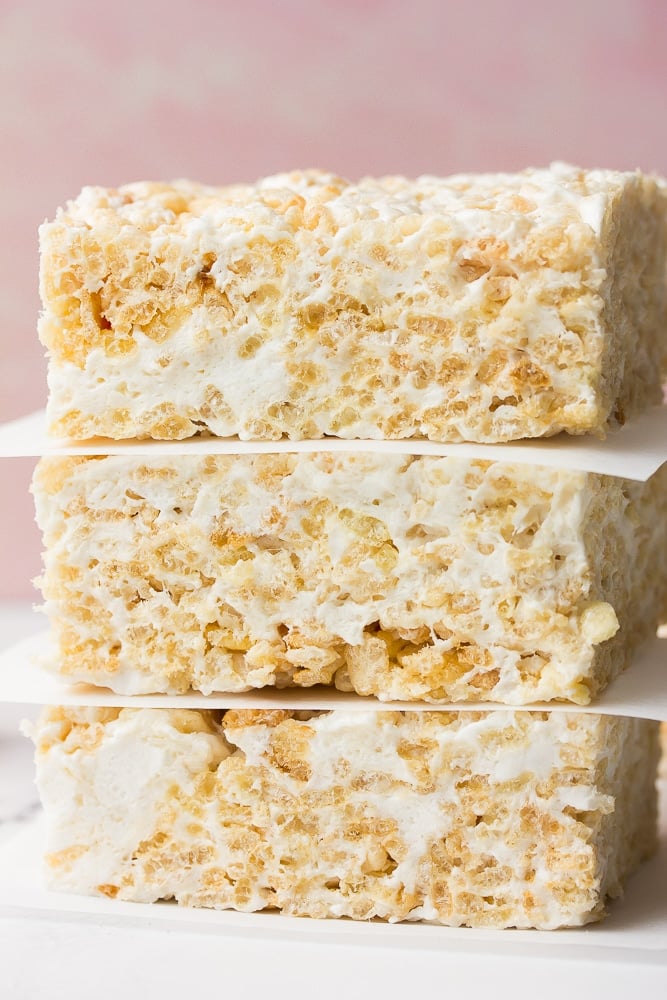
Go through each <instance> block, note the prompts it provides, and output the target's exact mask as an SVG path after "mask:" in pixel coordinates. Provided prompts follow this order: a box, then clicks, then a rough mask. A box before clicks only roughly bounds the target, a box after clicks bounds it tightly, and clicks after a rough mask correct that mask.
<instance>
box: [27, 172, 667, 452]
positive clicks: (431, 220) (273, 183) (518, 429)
mask: <svg viewBox="0 0 667 1000" xmlns="http://www.w3.org/2000/svg"><path fill="white" fill-rule="evenodd" d="M666 218H667V197H666V195H665V190H664V189H663V188H661V187H660V184H659V182H657V181H655V180H653V179H651V178H647V177H644V176H642V175H641V174H639V173H616V172H613V171H604V170H594V171H588V172H587V171H583V170H579V169H575V168H573V167H567V166H564V165H562V164H561V165H554V166H552V167H551V168H550V169H540V170H527V171H525V172H523V173H519V174H514V175H510V174H499V175H482V176H472V175H471V176H463V175H461V176H456V177H452V178H449V179H446V180H442V179H437V178H434V177H422V178H420V179H419V180H416V181H408V180H404V179H402V178H385V179H382V180H365V181H362V182H361V183H359V184H349V183H347V182H346V181H343V180H341V179H340V178H337V177H334V176H332V175H329V174H325V173H318V172H305V173H293V174H285V175H279V176H276V177H270V178H268V179H265V180H263V181H261V182H260V183H258V184H256V185H254V186H250V185H247V186H241V185H239V186H232V187H224V188H212V187H204V186H202V185H198V184H194V183H189V182H186V181H182V182H179V183H176V184H174V185H166V184H154V183H138V184H130V185H128V186H126V187H122V188H120V189H118V190H105V189H102V188H93V187H90V188H85V189H84V191H83V192H82V193H81V195H80V196H79V197H78V198H77V199H76V200H75V201H72V202H70V203H69V204H68V205H67V207H66V208H64V209H62V210H61V211H59V212H58V214H57V217H56V219H55V221H53V222H51V223H48V224H45V225H44V226H43V227H42V229H41V294H42V300H43V306H44V311H43V315H42V318H41V322H40V327H39V329H40V336H41V339H42V341H43V343H44V344H45V345H46V347H47V348H48V351H49V355H50V370H49V386H50V401H49V407H48V412H49V419H50V426H51V430H52V432H53V433H54V434H56V435H60V436H69V437H78V438H90V437H92V436H96V435H105V436H108V437H112V438H127V437H155V438H186V437H189V436H191V435H193V434H199V433H211V434H214V435H219V436H232V435H239V436H240V437H242V438H280V437H281V436H287V437H289V438H292V439H298V438H320V437H323V436H326V435H333V436H338V437H343V438H352V437H362V438H363V437H368V438H375V439H377V438H404V437H425V438H429V439H432V440H443V441H444V440H461V439H463V440H471V441H503V440H510V439H515V438H522V437H539V436H542V435H550V434H555V433H558V432H559V431H561V430H564V431H568V432H570V433H573V434H581V433H585V432H592V433H595V434H598V435H603V434H604V433H605V431H606V429H607V428H608V427H610V426H614V425H616V424H619V423H623V421H624V419H625V417H626V416H629V415H631V414H633V413H636V412H638V411H639V410H641V409H643V408H645V407H646V406H647V405H649V404H650V403H652V402H658V401H659V400H660V399H661V391H660V385H661V371H663V370H664V367H665V365H664V361H665V353H666V346H665V345H666V338H665V324H666V319H667V306H666V282H665V274H666V255H667V250H666Z"/></svg>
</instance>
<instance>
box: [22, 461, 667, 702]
mask: <svg viewBox="0 0 667 1000" xmlns="http://www.w3.org/2000/svg"><path fill="white" fill-rule="evenodd" d="M666 486H667V468H665V469H663V470H662V471H661V472H659V473H657V474H656V475H655V476H654V477H653V478H652V479H651V480H650V481H649V482H648V483H645V484H644V483H636V482H631V481H627V480H623V479H617V478H613V477H608V476H601V475H597V474H587V473H582V472H573V471H565V470H559V469H549V468H534V467H532V466H529V465H521V464H509V463H502V462H487V461H478V460H471V459H462V458H458V457H456V458H454V457H448V458H436V457H430V456H428V457H414V456H407V457H406V456H395V455H386V454H383V455H379V454H357V455H353V454H343V455H336V454H332V453H331V452H329V453H327V452H322V453H318V454H294V453H292V454H272V455H232V456H206V457H200V456H193V455H187V454H184V455H179V456H177V457H175V458H169V457H164V456H162V457H157V458H152V459H147V458H145V457H142V458H139V457H135V456H123V457H101V458H46V459H43V460H42V461H41V463H40V464H39V466H38V469H37V472H36V476H35V480H34V484H33V491H34V494H35V500H36V507H37V517H38V522H39V524H40V526H41V528H42V531H43V534H44V543H45V553H44V574H43V578H42V581H41V585H42V589H43V593H44V596H45V598H46V610H47V613H48V615H49V617H50V619H51V622H52V624H53V628H54V633H55V636H56V639H57V643H58V655H57V658H56V659H57V662H56V663H55V669H57V670H59V671H60V672H61V674H62V675H63V676H65V677H67V678H69V679H70V680H73V681H88V682H91V683H93V684H101V685H106V686H109V687H111V688H113V689H114V690H115V691H117V692H122V693H127V694H137V693H143V692H169V693H178V692H183V691H187V690H189V689H191V688H193V689H195V690H199V691H203V692H205V693H210V692H212V691H229V692H232V691H246V690H249V689H251V688H259V687H264V686H267V685H275V686H278V687H286V686H294V685H296V686H311V685H314V684H332V685H335V686H336V687H337V688H339V689H342V690H344V691H356V692H358V693H359V694H362V695H375V696H377V697H379V698H384V699H385V700H387V699H398V700H406V701H414V700H418V699H422V700H425V701H427V702H438V701H441V702H442V701H448V700H453V701H471V700H473V701H474V700H480V699H482V700H484V699H493V700H496V701H501V702H504V703H508V704H517V705H519V704H528V703H531V702H535V701H540V700H550V699H565V700H568V701H571V702H574V703H578V704H585V703H587V702H588V701H590V699H591V697H592V696H594V695H595V694H596V693H597V692H598V691H600V690H601V689H602V688H603V687H604V686H605V685H606V684H607V683H608V681H609V680H610V679H611V678H613V677H614V676H616V675H617V674H618V673H620V672H621V671H622V670H623V669H624V668H625V667H626V666H627V665H628V663H629V662H630V660H631V657H632V655H633V652H634V651H635V650H636V649H637V647H638V646H639V644H640V643H641V642H642V641H643V640H645V639H647V638H649V637H652V636H654V635H655V631H656V629H657V626H658V624H659V622H660V620H661V617H662V616H663V613H664V611H665V608H666V604H667V558H666V553H667V488H666Z"/></svg>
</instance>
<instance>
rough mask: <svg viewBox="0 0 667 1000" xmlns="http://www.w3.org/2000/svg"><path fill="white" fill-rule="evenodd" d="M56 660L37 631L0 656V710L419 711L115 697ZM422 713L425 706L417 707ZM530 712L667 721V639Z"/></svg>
mask: <svg viewBox="0 0 667 1000" xmlns="http://www.w3.org/2000/svg"><path fill="white" fill-rule="evenodd" d="M53 656H54V646H53V642H52V639H51V636H50V634H49V632H48V631H47V632H39V633H37V634H36V635H32V636H29V637H28V638H27V639H23V640H21V641H19V642H18V643H15V644H14V645H12V646H10V648H9V649H6V650H5V651H4V652H3V653H0V703H1V702H22V703H24V704H34V705H91V706H92V705H94V706H97V705H110V706H116V707H120V706H129V707H133V708H168V707H170V706H173V704H174V702H175V700H177V701H178V705H179V707H181V708H264V709H267V708H285V706H286V705H288V706H289V707H290V708H296V709H332V708H339V709H341V708H344V709H346V710H347V711H358V710H362V709H363V710H364V711H378V712H383V711H388V710H390V709H395V708H396V709H401V710H406V709H407V710H409V709H413V710H414V708H415V705H414V704H412V703H410V702H399V701H378V700H377V699H375V698H361V697H359V695H356V694H346V693H344V692H342V691H336V690H334V689H331V688H326V687H314V688H283V689H282V690H276V689H275V688H262V689H260V690H258V691H247V692H244V693H243V694H209V695H203V694H199V693H198V692H192V693H190V694H182V695H176V696H174V695H165V694H144V695H140V694H137V695H122V694H114V693H113V692H112V691H110V690H109V689H108V688H102V687H93V686H92V685H91V684H64V683H63V682H62V681H61V680H59V678H58V677H56V676H55V675H53V674H50V673H47V672H46V671H45V670H44V669H43V668H42V667H41V666H40V664H42V663H44V662H47V661H48V660H50V659H52V658H53ZM418 705H419V707H423V703H422V702H419V703H418ZM510 707H515V708H525V709H526V710H531V711H536V712H537V711H545V710H547V711H552V712H593V713H596V714H598V713H599V714H603V715H630V716H635V717H637V718H641V719H664V720H665V721H667V638H661V639H659V638H656V639H654V640H653V641H652V642H650V643H647V644H646V645H645V646H644V647H643V648H642V650H641V651H640V652H639V654H638V655H637V657H636V659H635V662H634V663H633V664H632V666H631V667H630V668H629V669H628V670H626V671H625V673H624V674H621V676H620V677H617V678H616V680H615V681H612V683H611V684H610V685H609V687H608V688H607V689H606V690H605V691H603V692H602V694H601V695H600V696H599V697H598V698H596V699H595V702H594V704H592V705H573V704H572V703H571V702H537V703H535V704H533V705H527V706H510ZM428 708H429V710H431V711H452V709H455V710H456V711H461V712H477V711H480V710H481V709H494V708H502V709H507V708H508V706H507V705H500V704H499V703H498V702H492V701H476V702H467V703H466V702H456V703H453V702H445V703H443V704H440V705H429V706H428Z"/></svg>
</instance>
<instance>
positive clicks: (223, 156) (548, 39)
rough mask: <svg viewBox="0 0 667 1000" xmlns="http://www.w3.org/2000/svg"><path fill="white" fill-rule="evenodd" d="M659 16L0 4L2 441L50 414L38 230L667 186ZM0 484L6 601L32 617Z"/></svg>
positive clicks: (1, 582)
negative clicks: (630, 178)
mask: <svg viewBox="0 0 667 1000" xmlns="http://www.w3.org/2000/svg"><path fill="white" fill-rule="evenodd" d="M666 52H667V4H665V3H664V2H662V0H559V2H558V3H557V4H536V3H534V0H505V2H502V3H501V2H496V0H478V2H477V3H470V4H461V3H449V2H446V0H409V2H407V0H338V2H334V0H282V2H280V0H276V2H271V0H243V2H242V3H239V2H237V0H233V2H231V0H230V2H213V0H210V2H207V0H189V2H188V3H186V4H183V6H182V7H179V6H178V5H176V4H165V3H164V2H158V0H115V2H114V3H112V4H106V3H105V4H101V3H95V2H94V0H58V2H57V3H54V2H52V0H19V2H8V0H0V136H1V139H2V155H0V225H1V230H2V239H1V240H0V255H1V257H0V276H1V277H0V314H1V315H0V337H2V358H3V364H2V366H0V420H6V419H9V418H12V417H15V416H19V415H21V414H23V413H26V412H28V411H30V410H32V409H36V408H38V407H41V406H42V405H43V403H44V399H45V391H46V390H45V378H44V372H45V368H44V362H43V358H42V354H43V352H42V349H41V347H40V346H39V344H38V342H37V338H36V334H35V321H36V317H37V313H38V309H39V302H38V296H37V240H36V229H37V226H38V224H39V223H40V222H41V221H42V220H43V219H44V218H46V217H51V216H52V215H53V214H54V211H55V208H56V207H57V206H58V205H59V204H61V203H62V202H64V201H65V200H66V199H67V198H69V197H72V196H74V195H75V194H76V193H77V192H78V191H79V189H80V188H81V186H82V185H84V184H104V185H117V184H121V183H124V182H127V181H131V180H139V179H142V178H150V179H170V178H174V177H185V176H188V177H192V178H195V179H198V180H203V181H208V182H211V183H223V182H228V181H234V180H252V179H255V178H256V177H258V176H261V175H263V174H267V173H273V172H275V171H278V170H283V169H289V168H292V167H300V166H319V167H324V168H327V169H331V170H334V171H337V172H339V173H342V174H344V175H346V176H349V177H353V178H354V177H358V176H360V175H363V174H381V173H406V174H409V175H416V174H419V173H425V172H428V173H435V174H447V173H451V172H453V171H460V170H489V169H492V170H495V169H515V168H520V167H523V166H527V165H529V164H530V165H538V164H545V163H548V162H549V161H551V160H553V159H561V160H568V161H570V162H574V163H578V164H581V165H583V166H609V167H616V168H628V169H632V168H634V167H641V168H642V169H644V170H649V171H651V170H653V171H657V172H659V173H662V174H667V129H666V128H665V113H666V111H667V58H666V57H665V53H666ZM32 465H33V463H32V462H29V461H24V460H12V461H6V462H3V464H2V466H1V467H0V469H1V475H2V486H3V488H2V496H3V510H2V514H3V517H2V520H1V521H0V523H1V524H2V529H1V530H2V535H1V537H0V597H10V598H18V597H28V598H29V597H33V596H34V591H33V590H32V588H31V585H30V582H29V581H30V578H31V577H32V576H35V575H36V574H37V573H38V571H39V554H38V553H39V541H38V538H37V531H36V529H35V527H34V525H33V520H32V502H31V500H30V498H29V497H28V495H27V485H28V481H29V478H30V471H31V468H32Z"/></svg>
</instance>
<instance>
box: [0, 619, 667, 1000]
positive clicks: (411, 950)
mask: <svg viewBox="0 0 667 1000" xmlns="http://www.w3.org/2000/svg"><path fill="white" fill-rule="evenodd" d="M42 626H43V621H42V619H41V617H40V616H37V615H35V614H34V613H32V612H31V611H30V609H29V608H28V607H27V606H26V605H5V606H2V605H0V647H2V646H6V645H8V644H9V643H10V642H13V641H15V640H16V639H18V638H21V637H22V636H24V635H27V634H29V633H30V632H31V631H32V630H34V629H36V628H39V627H42ZM34 714H35V708H34V706H16V705H10V706H6V705H0V848H2V843H3V840H4V842H5V846H7V844H9V842H10V839H9V838H11V837H15V836H17V835H18V836H21V835H22V833H23V830H25V829H27V827H23V826H22V825H23V824H27V823H30V822H31V821H32V820H34V818H35V815H36V813H37V812H38V804H37V797H36V794H35V790H34V787H33V784H32V751H31V747H30V744H29V743H28V741H27V740H25V739H24V738H23V737H22V736H20V735H18V734H17V728H18V723H19V720H20V719H21V718H22V717H25V716H34ZM279 921H280V918H279V917H277V918H276V927H277V929H276V932H275V933H273V931H271V933H260V934H255V933H252V934H248V933H247V932H246V931H243V930H242V929H239V930H238V931H235V930H230V929H229V927H226V928H224V929H222V928H220V927H216V926H215V924H208V925H206V926H205V927H204V926H201V925H200V926H195V927H193V928H187V927H185V926H182V925H169V924H166V923H165V922H164V921H159V920H151V919H146V918H145V916H142V917H141V919H139V918H137V919H132V918H129V917H127V916H125V915H123V917H122V918H116V917H113V916H106V917H104V918H99V917H95V916H91V915H90V914H89V915H88V916H86V917H82V916H81V915H77V914H72V913H68V914H66V913H59V912H54V911H43V912H41V913H40V912H35V911H28V910H25V909H23V908H22V907H21V906H8V907H4V908H0V998H1V1000H5V998H7V1000H24V998H25V1000H33V998H41V997H45V998H46V997H48V1000H59V998H67V1000H79V998H81V1000H106V998H114V1000H134V998H137V1000H138V998H141V1000H143V998H152V997H160V1000H172V998H176V997H178V998H183V997H185V998H187V1000H189V998H190V997H191V996H193V995H194V994H195V993H197V994H200V993H202V992H203V991H206V993H207V994H212V995H216V994H218V993H220V994H222V995H223V996H224V995H226V994H227V993H229V992H230V991H231V993H232V995H233V996H234V997H237V996H238V997H241V998H243V1000H246V998H250V1000H252V998H255V997H257V998H262V1000H265V998H271V1000H283V998H285V1000H286V998H288V997H289V998H297V997H309V996H310V995H311V994H312V995H313V996H314V997H315V1000H329V998H331V1000H334V998H335V1000H353V998H357V997H359V998H362V997H363V998H364V1000H375V997H377V998H378V1000H379V998H382V1000H393V998H399V997H401V998H405V997H408V998H412V997H414V998H415V1000H417V998H419V1000H421V998H430V997H438V998H443V1000H445V998H446V1000H449V998H457V1000H458V998H462V1000H463V998H465V1000H475V998H477V997H480V998H481V997H484V998H485V1000H489V998H492V1000H505V998H510V997H511V998H512V1000H523V998H526V1000H527V998H529V997H530V1000H551V998H554V1000H555V998H558V1000H563V998H564V997H565V996H566V991H569V993H570V994H571V996H572V997H573V1000H577V998H579V997H585V998H586V1000H594V998H597V997H600V998H602V997H604V998H605V1000H617V998H618V1000H620V998H623V1000H626V998H627V997H630V996H631V995H632V994H634V993H637V991H645V992H646V995H647V998H648V996H649V995H650V996H651V997H652V998H656V1000H659V998H662V997H664V996H667V958H666V954H667V952H666V951H656V952H654V953H652V954H651V953H644V954H641V955H638V954H637V953H636V952H633V951H627V950H625V949H618V950H615V949H612V948H609V947H607V948H595V947H585V948H584V947H579V948H576V949H568V948H565V947H562V948H561V947H560V946H558V945H556V946H555V947H550V948H547V949H545V948H543V947H541V946H540V945H539V944H538V939H537V938H536V940H535V947H534V948H533V947H531V946H529V947H528V948H526V946H525V945H521V946H520V947H519V945H518V943H517V941H516V939H515V940H514V941H513V937H512V932H511V931H508V932H503V933H502V934H501V935H498V936H497V937H496V938H495V939H494V942H493V943H491V944H490V945H488V946H484V947H480V944H479V942H478V941H472V940H471V941H470V943H467V942H466V940H465V938H463V939H460V938H459V939H458V940H457V944H456V949H453V948H451V947H447V948H445V949H443V951H439V950H438V949H436V948H433V947H432V946H429V947H420V946H419V945H418V944H417V945H415V944H414V941H415V936H414V934H411V935H410V943H409V944H408V943H407V942H406V943H405V944H404V943H401V942H400V941H399V940H397V939H396V938H394V941H393V943H392V944H391V945H388V944H387V943H386V942H385V941H382V940H381V939H379V938H377V939H376V940H374V941H369V936H368V935H361V937H363V939H364V940H363V941H361V940H355V935H354V925H353V924H350V925H348V926H349V927H350V933H349V934H339V935H328V934H327V933H326V928H324V927H323V933H319V928H313V926H312V923H311V927H310V928H309V932H308V933H307V934H304V935H297V936H295V935H294V934H291V933H282V932H281V926H282V925H281V924H280V923H279ZM442 930H443V934H444V935H446V934H447V929H446V928H443V929H442ZM665 944H666V949H667V942H665Z"/></svg>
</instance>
